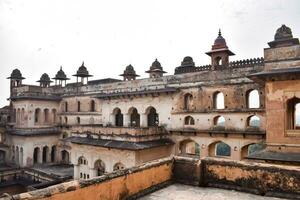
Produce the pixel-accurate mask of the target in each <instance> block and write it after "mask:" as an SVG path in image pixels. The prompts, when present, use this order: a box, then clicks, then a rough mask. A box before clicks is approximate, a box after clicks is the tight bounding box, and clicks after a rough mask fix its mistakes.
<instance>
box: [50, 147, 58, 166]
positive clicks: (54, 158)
mask: <svg viewBox="0 0 300 200" xmlns="http://www.w3.org/2000/svg"><path fill="white" fill-rule="evenodd" d="M56 150H57V149H56V146H52V148H51V162H55V161H56Z"/></svg>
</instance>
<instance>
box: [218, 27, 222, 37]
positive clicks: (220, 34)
mask: <svg viewBox="0 0 300 200" xmlns="http://www.w3.org/2000/svg"><path fill="white" fill-rule="evenodd" d="M218 35H219V36H222V33H221V29H220V28H219V34H218Z"/></svg>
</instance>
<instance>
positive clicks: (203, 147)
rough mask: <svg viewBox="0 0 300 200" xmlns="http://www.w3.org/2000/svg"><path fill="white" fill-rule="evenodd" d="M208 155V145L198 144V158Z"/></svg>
mask: <svg viewBox="0 0 300 200" xmlns="http://www.w3.org/2000/svg"><path fill="white" fill-rule="evenodd" d="M205 157H208V146H207V145H206V144H202V145H200V158H205Z"/></svg>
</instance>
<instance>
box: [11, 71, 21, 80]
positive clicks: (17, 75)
mask: <svg viewBox="0 0 300 200" xmlns="http://www.w3.org/2000/svg"><path fill="white" fill-rule="evenodd" d="M8 78H10V79H17V80H20V79H24V77H22V73H21V72H20V70H19V69H14V70H13V71H12V73H11V74H10V77H8Z"/></svg>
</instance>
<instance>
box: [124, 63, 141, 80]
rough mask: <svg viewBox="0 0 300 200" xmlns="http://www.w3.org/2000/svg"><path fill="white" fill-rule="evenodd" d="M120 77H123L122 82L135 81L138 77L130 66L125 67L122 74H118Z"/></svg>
mask: <svg viewBox="0 0 300 200" xmlns="http://www.w3.org/2000/svg"><path fill="white" fill-rule="evenodd" d="M120 76H123V79H124V81H126V80H127V81H131V80H135V79H136V77H138V76H139V75H137V74H136V73H135V70H134V68H133V66H132V65H131V64H130V65H128V66H127V67H126V69H125V70H124V72H123V74H120Z"/></svg>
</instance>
